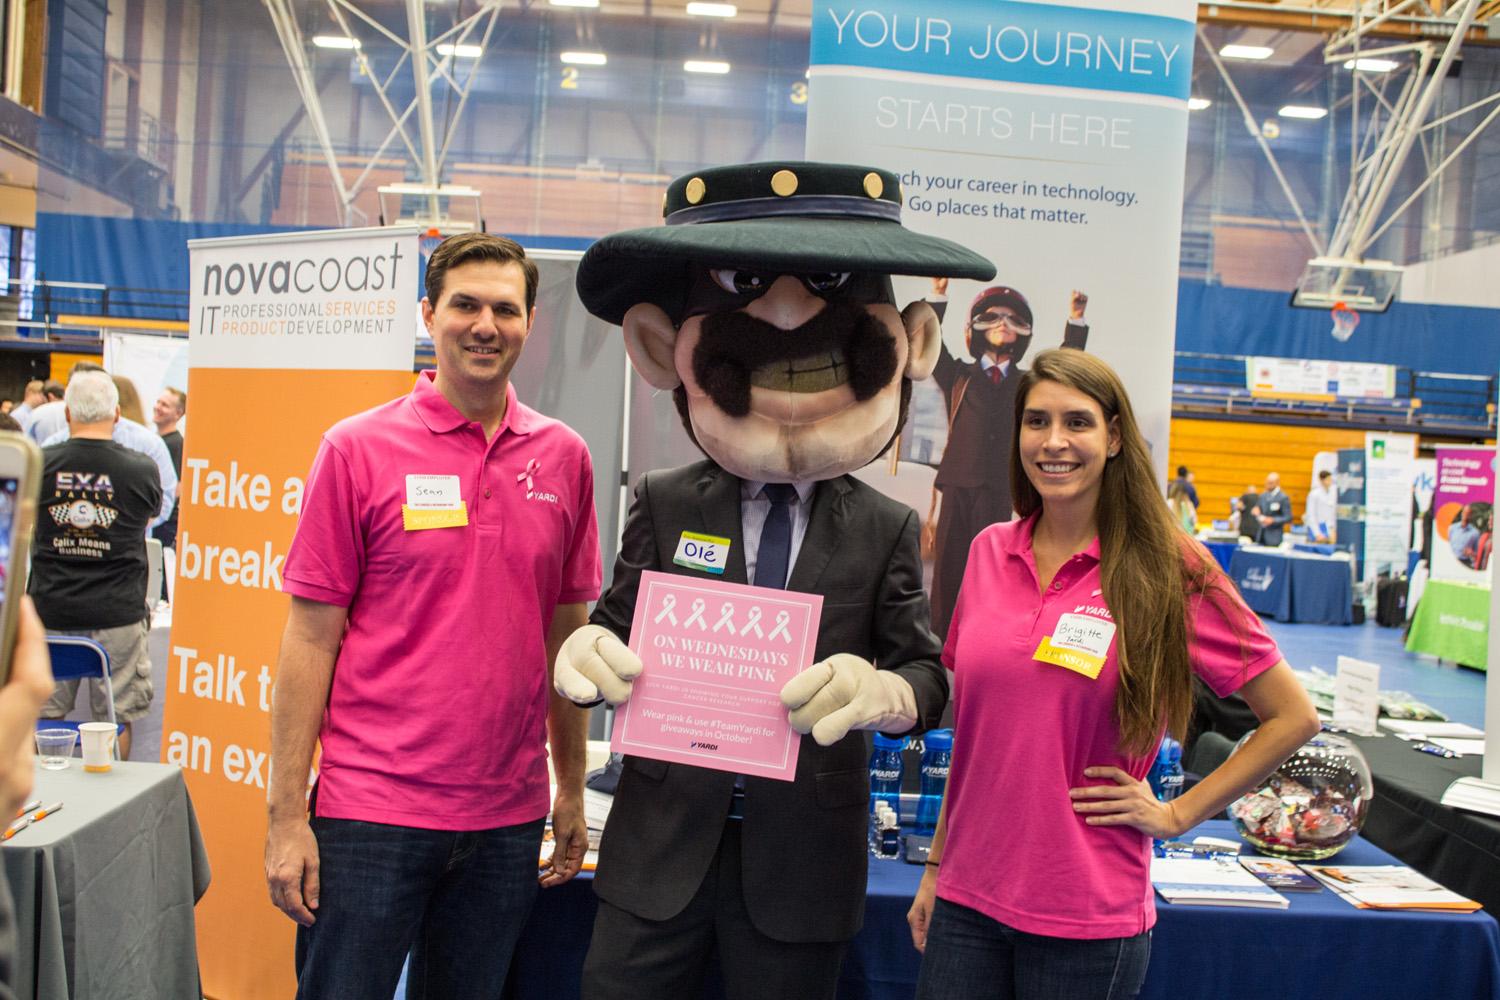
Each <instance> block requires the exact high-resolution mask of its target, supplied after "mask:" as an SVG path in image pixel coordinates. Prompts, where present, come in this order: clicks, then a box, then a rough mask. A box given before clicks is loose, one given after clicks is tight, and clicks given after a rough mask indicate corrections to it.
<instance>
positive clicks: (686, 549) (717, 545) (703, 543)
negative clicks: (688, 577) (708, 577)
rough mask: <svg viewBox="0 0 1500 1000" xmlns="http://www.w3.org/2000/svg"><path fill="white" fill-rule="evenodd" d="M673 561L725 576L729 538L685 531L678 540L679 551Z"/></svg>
mask: <svg viewBox="0 0 1500 1000" xmlns="http://www.w3.org/2000/svg"><path fill="white" fill-rule="evenodd" d="M672 562H673V563H674V564H675V565H678V566H686V567H687V568H688V569H700V570H702V571H703V572H705V573H712V574H714V575H715V576H723V575H724V567H725V566H727V565H728V564H729V539H727V538H719V537H718V536H716V535H700V534H697V533H695V532H692V531H684V532H683V533H682V537H681V538H679V539H678V540H677V552H676V553H675V554H674V555H673V556H672Z"/></svg>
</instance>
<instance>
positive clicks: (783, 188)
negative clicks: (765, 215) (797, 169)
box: [771, 170, 797, 198]
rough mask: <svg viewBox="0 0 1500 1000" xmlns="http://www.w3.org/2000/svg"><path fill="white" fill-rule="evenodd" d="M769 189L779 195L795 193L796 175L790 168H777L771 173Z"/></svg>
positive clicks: (784, 195)
mask: <svg viewBox="0 0 1500 1000" xmlns="http://www.w3.org/2000/svg"><path fill="white" fill-rule="evenodd" d="M771 190H772V191H775V192H776V193H777V194H779V195H781V197H783V198H785V197H786V196H787V195H790V194H795V193H796V191H797V175H796V174H794V173H792V172H791V171H790V170H778V171H776V173H774V174H772V175H771Z"/></svg>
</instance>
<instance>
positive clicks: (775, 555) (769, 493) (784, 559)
mask: <svg viewBox="0 0 1500 1000" xmlns="http://www.w3.org/2000/svg"><path fill="white" fill-rule="evenodd" d="M760 495H761V496H763V497H765V498H766V499H767V500H769V501H771V513H770V514H768V515H767V516H766V525H765V527H764V528H762V529H761V533H760V551H758V552H757V553H756V554H755V585H756V586H757V587H771V588H774V589H776V590H785V589H786V575H787V570H788V569H790V568H791V567H790V565H789V564H790V562H791V559H792V504H794V503H796V502H797V487H795V486H793V485H792V484H790V483H767V484H766V485H765V486H764V487H762V488H761V491H760Z"/></svg>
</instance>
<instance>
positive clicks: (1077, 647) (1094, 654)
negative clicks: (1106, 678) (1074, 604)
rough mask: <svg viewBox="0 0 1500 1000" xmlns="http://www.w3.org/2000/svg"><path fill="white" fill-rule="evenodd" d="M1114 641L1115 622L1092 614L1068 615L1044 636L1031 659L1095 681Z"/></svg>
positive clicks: (1061, 618)
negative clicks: (1050, 632)
mask: <svg viewBox="0 0 1500 1000" xmlns="http://www.w3.org/2000/svg"><path fill="white" fill-rule="evenodd" d="M1114 639H1115V623H1114V622H1112V621H1107V620H1105V619H1103V618H1095V617H1094V616H1093V615H1080V614H1067V615H1062V616H1060V617H1059V618H1058V619H1057V625H1056V627H1054V628H1053V630H1052V634H1051V635H1049V636H1043V637H1042V641H1041V643H1040V644H1039V645H1038V646H1037V648H1036V653H1035V654H1034V658H1035V659H1037V660H1040V661H1042V662H1043V663H1051V664H1053V665H1054V666H1058V667H1064V668H1066V669H1068V670H1071V671H1073V672H1074V673H1079V674H1082V675H1083V676H1085V677H1087V678H1088V679H1089V680H1097V679H1098V677H1099V672H1100V671H1101V670H1103V669H1104V661H1105V658H1106V657H1108V655H1109V646H1110V643H1112V642H1114Z"/></svg>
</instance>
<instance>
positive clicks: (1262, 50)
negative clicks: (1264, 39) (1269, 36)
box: [1219, 45, 1276, 59]
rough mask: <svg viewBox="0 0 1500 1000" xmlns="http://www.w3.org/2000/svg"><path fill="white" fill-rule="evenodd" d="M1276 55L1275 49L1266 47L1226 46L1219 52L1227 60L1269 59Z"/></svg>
mask: <svg viewBox="0 0 1500 1000" xmlns="http://www.w3.org/2000/svg"><path fill="white" fill-rule="evenodd" d="M1275 54H1276V50H1275V49H1271V48H1267V47H1266V46H1264V45H1226V46H1224V47H1223V48H1222V49H1220V50H1219V55H1221V56H1223V57H1224V58H1225V59H1269V58H1271V57H1272V56H1273V55H1275Z"/></svg>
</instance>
